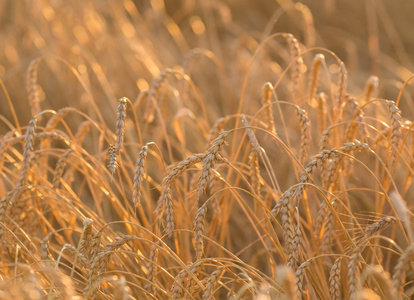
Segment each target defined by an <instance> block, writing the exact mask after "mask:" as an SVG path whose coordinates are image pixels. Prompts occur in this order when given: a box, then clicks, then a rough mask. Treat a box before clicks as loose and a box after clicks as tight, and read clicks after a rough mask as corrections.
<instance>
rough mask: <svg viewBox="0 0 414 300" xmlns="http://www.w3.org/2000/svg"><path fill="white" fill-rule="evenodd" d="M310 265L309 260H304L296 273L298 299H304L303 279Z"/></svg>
mask: <svg viewBox="0 0 414 300" xmlns="http://www.w3.org/2000/svg"><path fill="white" fill-rule="evenodd" d="M308 266H309V261H305V262H303V263H302V264H301V265H300V266H299V268H298V269H297V271H296V273H295V286H296V296H297V298H298V300H302V298H303V295H302V292H303V281H304V278H305V275H306V269H307V268H308Z"/></svg>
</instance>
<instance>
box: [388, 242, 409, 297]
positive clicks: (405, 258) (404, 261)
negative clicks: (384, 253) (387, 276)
mask: <svg viewBox="0 0 414 300" xmlns="http://www.w3.org/2000/svg"><path fill="white" fill-rule="evenodd" d="M413 258H414V244H411V245H410V246H408V247H407V248H406V249H405V250H404V252H403V253H402V254H401V256H400V257H399V258H398V261H397V264H396V265H395V267H394V273H393V274H392V281H393V282H394V287H395V289H396V290H397V293H398V295H402V293H403V286H402V285H403V281H404V276H405V269H406V268H407V266H409V263H410V261H411V260H412V259H413Z"/></svg>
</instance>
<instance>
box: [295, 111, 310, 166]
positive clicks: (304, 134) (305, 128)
mask: <svg viewBox="0 0 414 300" xmlns="http://www.w3.org/2000/svg"><path fill="white" fill-rule="evenodd" d="M296 112H297V114H298V116H299V120H300V152H299V161H300V163H301V164H302V165H304V164H305V161H306V158H307V157H308V151H309V148H310V140H311V134H310V121H309V118H308V114H307V112H306V111H305V110H304V109H300V108H299V109H297V110H296Z"/></svg>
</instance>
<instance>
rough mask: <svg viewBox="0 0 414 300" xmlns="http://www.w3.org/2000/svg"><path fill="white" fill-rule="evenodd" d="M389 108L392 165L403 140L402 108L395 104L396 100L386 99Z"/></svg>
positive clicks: (390, 160)
mask: <svg viewBox="0 0 414 300" xmlns="http://www.w3.org/2000/svg"><path fill="white" fill-rule="evenodd" d="M386 103H387V106H388V110H389V111H390V113H391V146H392V147H391V155H390V159H389V162H390V165H393V164H394V163H395V161H396V159H397V156H398V151H399V145H400V142H401V110H400V109H399V108H398V107H397V106H396V105H395V102H394V101H391V100H387V101H386Z"/></svg>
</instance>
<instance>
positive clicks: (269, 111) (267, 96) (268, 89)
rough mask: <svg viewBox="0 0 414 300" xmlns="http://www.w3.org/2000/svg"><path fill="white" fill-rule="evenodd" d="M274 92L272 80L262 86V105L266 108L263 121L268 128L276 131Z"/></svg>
mask: <svg viewBox="0 0 414 300" xmlns="http://www.w3.org/2000/svg"><path fill="white" fill-rule="evenodd" d="M272 94H273V85H272V84H271V83H270V82H266V83H265V84H264V85H263V88H262V105H263V107H265V108H264V116H263V121H264V123H265V124H266V129H267V130H269V131H270V132H272V133H273V134H277V133H276V127H275V121H274V118H273V108H272Z"/></svg>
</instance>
